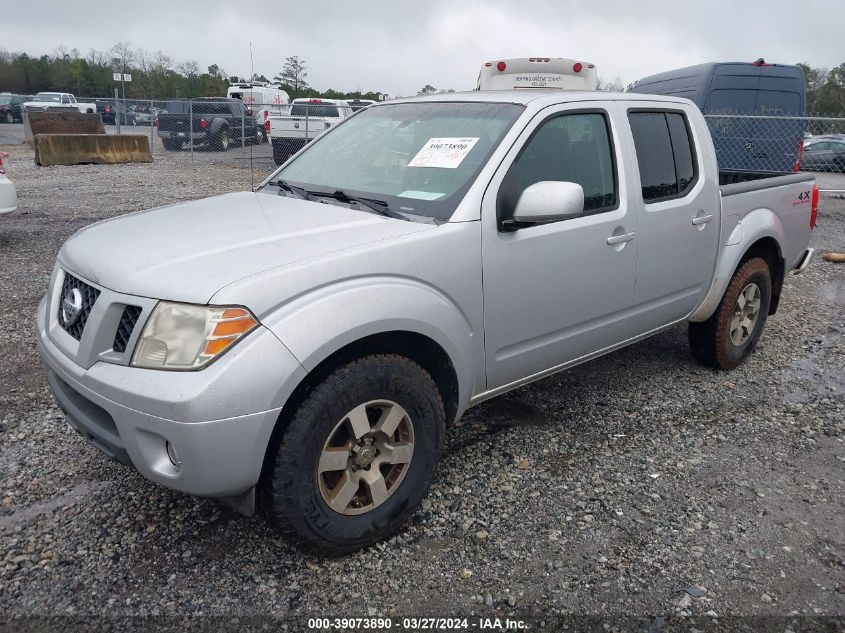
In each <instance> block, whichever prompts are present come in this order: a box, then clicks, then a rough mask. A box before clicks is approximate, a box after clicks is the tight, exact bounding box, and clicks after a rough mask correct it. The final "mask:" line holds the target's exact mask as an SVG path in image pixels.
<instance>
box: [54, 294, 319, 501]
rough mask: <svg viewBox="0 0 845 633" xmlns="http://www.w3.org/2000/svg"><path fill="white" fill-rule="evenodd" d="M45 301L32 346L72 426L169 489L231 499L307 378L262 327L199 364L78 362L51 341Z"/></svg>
mask: <svg viewBox="0 0 845 633" xmlns="http://www.w3.org/2000/svg"><path fill="white" fill-rule="evenodd" d="M47 306H48V302H47V297H45V299H43V300H42V301H41V303H40V305H39V306H38V314H37V324H38V325H37V327H38V332H37V342H38V349H39V352H40V354H41V358H42V360H43V362H44V364H45V365H46V366H47V369H48V381H49V383H50V386H51V388H52V389H53V393H54V394H55V396H56V400H57V401H58V404H59V406H60V407H61V408H62V410H64V411H65V413H66V414H67V417H68V420H69V422H70V424H71V426H73V427H74V428H75V429H76V430H77V431H79V432H80V433H81V434H82V435H83V436H85V437H87V438H89V439H90V440H91V441H92V443H93V444H94V445H95V446H96V447H97V448H99V449H100V450H102V451H103V452H104V453H106V454H107V455H109V456H110V457H112V458H114V459H116V460H118V461H120V462H122V463H124V464H127V465H131V466H133V467H134V468H136V469H137V470H138V471H139V472H140V473H141V474H142V475H144V476H145V477H147V478H148V479H150V480H152V481H155V482H157V483H160V484H162V485H164V486H167V487H169V488H173V489H175V490H181V491H183V492H186V493H190V494H195V495H200V496H211V497H231V496H235V495H239V494H241V493H243V492H246V491H248V490H249V489H250V488H252V487H253V486H255V484H256V483H257V482H258V478H259V475H260V473H261V466H262V463H263V459H264V453H265V451H266V448H267V445H268V443H269V440H270V435H271V433H272V431H273V428H274V427H275V424H276V421H277V419H278V417H279V414H280V412H281V407H282V406H283V404H284V402H285V400H286V399H287V398H288V397H289V395H290V393H291V392H292V391H293V389H294V388H295V385H296V384H298V383H299V381H300V380H301V379H302V378H303V377H304V375H305V370H304V369H303V368H302V366H301V365H300V364H299V362H298V361H297V360H296V359H295V358H294V357H293V355H292V354H291V353H290V352H289V351H288V350H287V348H285V347H284V346H283V345H282V344H281V343H280V342H279V340H278V339H277V338H276V337H275V336H274V335H273V334H272V333H271V332H270V331H269V330H266V329H264V328H263V327H262V328H259V329H257V330H256V331H254V332H252V333H251V334H250V335H249V336H248V337H247V338H245V339H244V340H243V341H241V342H240V343H239V344H238V345H236V346H235V347H233V348H232V349H231V350H230V351H229V352H228V353H226V354H225V355H224V356H223V357H221V358H220V359H219V360H218V361H217V362H214V363H212V364H211V365H209V366H208V367H207V368H206V369H204V370H201V371H191V372H171V371H159V370H149V369H142V368H137V367H130V366H126V365H119V364H115V363H111V362H106V361H102V360H100V361H97V362H95V363H94V364H93V365H91V366H90V367H88V368H85V367H83V366H81V365H79V364H77V363H76V362H74V360H73V359H72V358H70V357H69V356H68V354H67V353H66V352H65V351H63V350H62V349H61V348H60V347H58V346H57V345H56V344H55V343H54V341H53V340H52V338H51V334H50V331H49V328H48V320H49V314H48V310H47ZM86 327H88V326H87V325H86ZM83 336H84V335H83ZM139 405H140V406H139ZM141 407H142V408H141ZM167 442H169V443H170V444H171V445H172V446H173V447H174V448H175V449H176V452H177V453H178V458H179V462H180V464H179V466H178V467H177V466H176V465H174V463H173V462H172V461H171V459H170V457H168V454H167V448H166V446H167Z"/></svg>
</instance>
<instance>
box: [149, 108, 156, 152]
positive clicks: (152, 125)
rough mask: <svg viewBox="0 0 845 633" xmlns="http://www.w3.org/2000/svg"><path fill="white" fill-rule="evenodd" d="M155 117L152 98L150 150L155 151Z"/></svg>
mask: <svg viewBox="0 0 845 633" xmlns="http://www.w3.org/2000/svg"><path fill="white" fill-rule="evenodd" d="M155 122H156V120H155V118H153V100H152V99H150V152H152V151H153V138H155V137H154V135H153V131H154V130H155Z"/></svg>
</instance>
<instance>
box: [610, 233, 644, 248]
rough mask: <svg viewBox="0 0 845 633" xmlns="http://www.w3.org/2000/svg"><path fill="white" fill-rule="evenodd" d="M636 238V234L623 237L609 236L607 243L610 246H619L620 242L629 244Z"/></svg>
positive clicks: (627, 234) (626, 234)
mask: <svg viewBox="0 0 845 633" xmlns="http://www.w3.org/2000/svg"><path fill="white" fill-rule="evenodd" d="M635 237H637V234H636V233H625V234H624V235H611V236H610V237H609V238H607V243H608V244H609V245H610V246H613V245H614V244H621V243H622V242H630V241H631V240H632V239H634V238H635Z"/></svg>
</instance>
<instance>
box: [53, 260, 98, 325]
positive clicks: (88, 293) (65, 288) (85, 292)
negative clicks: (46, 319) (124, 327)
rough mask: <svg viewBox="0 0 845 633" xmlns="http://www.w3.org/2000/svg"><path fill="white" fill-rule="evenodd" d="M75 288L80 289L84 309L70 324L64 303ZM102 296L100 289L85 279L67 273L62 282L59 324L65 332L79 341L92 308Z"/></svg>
mask: <svg viewBox="0 0 845 633" xmlns="http://www.w3.org/2000/svg"><path fill="white" fill-rule="evenodd" d="M73 288H76V289H77V290H79V293H80V294H81V296H82V311H81V312H80V313H79V316H78V317H77V318H76V320H75V321H73V322H72V323H70V324H68V323H67V322H66V320H65V319H64V318H63V316H62V303H63V302H64V300H65V297H66V296H67V294H68V292H70V291H71V290H72V289H73ZM99 296H100V291H99V290H97V289H96V288H92V287H91V286H89V285H88V284H86V283H85V282H84V281H80V280H79V279H77V278H76V277H74V276H73V275H71V274H70V273H67V272H66V273H65V279H64V281H63V282H62V294H61V295H60V296H59V325H61V326H62V329H64V331H65V332H67V333H68V334H70V335H71V336H72V337H73V338H75V339H76V340H77V341H78V340H79V339H81V338H82V332H83V331H84V330H85V323H86V322H87V321H88V315H90V314H91V308H93V307H94V303H95V302H96V301H97V297H99Z"/></svg>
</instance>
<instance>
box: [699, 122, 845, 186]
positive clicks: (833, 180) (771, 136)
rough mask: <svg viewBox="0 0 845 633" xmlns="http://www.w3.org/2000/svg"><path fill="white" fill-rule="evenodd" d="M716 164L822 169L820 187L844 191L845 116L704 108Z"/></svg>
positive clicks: (782, 169) (740, 168)
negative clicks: (710, 111) (721, 111)
mask: <svg viewBox="0 0 845 633" xmlns="http://www.w3.org/2000/svg"><path fill="white" fill-rule="evenodd" d="M706 119H707V124H708V126H709V127H710V134H711V136H712V137H713V145H714V146H715V148H716V158H717V160H718V163H719V169H720V170H722V171H727V172H769V173H788V172H793V171H798V170H800V171H809V172H815V173H817V174H819V175H820V177H819V181H820V188H821V189H823V190H825V191H836V192H842V191H845V117H823V116H802V117H797V116H793V117H790V116H755V115H735V114H734V115H729V114H708V115H706Z"/></svg>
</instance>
